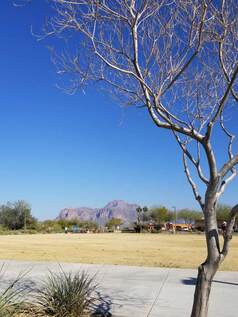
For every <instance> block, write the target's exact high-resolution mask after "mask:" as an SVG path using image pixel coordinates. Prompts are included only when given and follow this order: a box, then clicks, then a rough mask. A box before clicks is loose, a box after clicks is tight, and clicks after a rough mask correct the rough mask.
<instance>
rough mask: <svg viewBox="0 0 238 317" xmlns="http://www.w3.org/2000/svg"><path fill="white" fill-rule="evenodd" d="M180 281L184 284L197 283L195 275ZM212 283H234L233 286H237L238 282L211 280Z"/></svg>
mask: <svg viewBox="0 0 238 317" xmlns="http://www.w3.org/2000/svg"><path fill="white" fill-rule="evenodd" d="M182 283H183V284H184V285H196V283H197V279H196V278H195V277H189V278H187V279H183V280H182ZM213 283H219V284H226V285H234V286H238V283H232V282H225V281H217V280H213Z"/></svg>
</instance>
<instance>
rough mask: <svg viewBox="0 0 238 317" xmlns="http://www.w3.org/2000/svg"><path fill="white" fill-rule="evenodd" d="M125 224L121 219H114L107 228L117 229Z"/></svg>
mask: <svg viewBox="0 0 238 317" xmlns="http://www.w3.org/2000/svg"><path fill="white" fill-rule="evenodd" d="M122 224H123V220H122V219H120V218H112V219H110V220H109V221H108V222H107V223H106V227H108V229H116V228H117V226H121V225H122Z"/></svg>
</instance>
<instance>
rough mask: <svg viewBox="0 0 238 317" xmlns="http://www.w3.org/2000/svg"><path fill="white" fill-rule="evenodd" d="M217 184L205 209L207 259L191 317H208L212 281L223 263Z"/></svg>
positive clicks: (199, 278) (202, 269)
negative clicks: (218, 221) (217, 207)
mask: <svg viewBox="0 0 238 317" xmlns="http://www.w3.org/2000/svg"><path fill="white" fill-rule="evenodd" d="M216 203H217V199H216V183H213V184H210V186H209V187H208V189H207V192H206V197H205V205H204V209H203V213H204V220H205V234H206V243H207V259H206V261H205V262H204V263H203V264H201V265H200V266H199V268H198V276H197V283H196V288H195V293H194V302H193V308H192V313H191V317H207V316H208V303H209V297H210V291H211V286H212V280H213V277H214V275H215V274H216V272H217V270H218V268H219V265H220V263H221V257H220V245H219V235H218V227H217V219H216V210H215V208H216Z"/></svg>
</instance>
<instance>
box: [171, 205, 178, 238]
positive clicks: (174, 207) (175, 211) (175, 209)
mask: <svg viewBox="0 0 238 317" xmlns="http://www.w3.org/2000/svg"><path fill="white" fill-rule="evenodd" d="M172 208H173V209H174V213H175V231H174V232H175V233H176V225H177V208H176V206H172Z"/></svg>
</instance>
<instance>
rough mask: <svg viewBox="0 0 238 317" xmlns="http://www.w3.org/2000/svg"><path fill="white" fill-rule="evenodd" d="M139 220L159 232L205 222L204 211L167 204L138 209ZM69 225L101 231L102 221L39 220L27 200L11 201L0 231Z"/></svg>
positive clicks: (221, 215) (224, 211)
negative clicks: (173, 208)
mask: <svg viewBox="0 0 238 317" xmlns="http://www.w3.org/2000/svg"><path fill="white" fill-rule="evenodd" d="M230 208H231V207H230V206H228V205H224V204H220V205H219V206H218V208H217V219H218V222H220V223H221V222H223V221H227V220H228V217H229V211H230ZM136 211H137V219H136V222H135V224H134V228H135V231H137V232H141V231H142V230H146V229H148V225H149V224H153V225H154V228H155V230H156V231H159V230H160V229H161V227H162V226H163V225H164V224H165V223H171V222H173V223H174V222H175V221H177V223H178V222H180V223H181V222H183V223H184V224H188V225H191V224H194V223H195V222H199V221H200V222H201V221H203V214H202V213H201V212H198V211H196V210H193V209H187V208H184V209H180V210H178V211H177V212H176V213H175V211H171V210H169V209H168V208H166V207H165V206H154V207H151V208H148V207H146V206H144V207H138V208H137V210H136ZM121 226H123V220H122V219H120V218H111V219H109V220H108V222H107V223H106V224H105V228H106V229H107V230H108V231H114V230H115V229H117V228H118V227H120V228H121ZM65 228H68V229H69V230H70V231H71V230H72V228H76V229H77V230H78V231H81V232H84V231H85V232H86V231H88V230H89V231H93V232H97V231H98V230H99V227H98V224H97V223H95V222H93V221H80V220H79V219H70V220H67V219H55V220H44V221H38V220H37V219H36V218H35V217H33V216H32V212H31V206H30V205H29V204H28V203H27V202H26V201H24V200H18V201H16V202H13V203H11V202H8V203H7V204H5V205H1V206H0V230H2V231H6V230H23V231H25V232H32V233H33V232H46V233H54V232H63V231H64V230H65Z"/></svg>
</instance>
